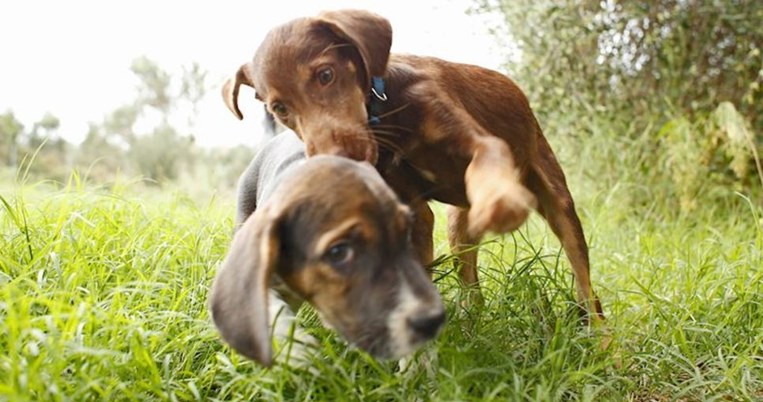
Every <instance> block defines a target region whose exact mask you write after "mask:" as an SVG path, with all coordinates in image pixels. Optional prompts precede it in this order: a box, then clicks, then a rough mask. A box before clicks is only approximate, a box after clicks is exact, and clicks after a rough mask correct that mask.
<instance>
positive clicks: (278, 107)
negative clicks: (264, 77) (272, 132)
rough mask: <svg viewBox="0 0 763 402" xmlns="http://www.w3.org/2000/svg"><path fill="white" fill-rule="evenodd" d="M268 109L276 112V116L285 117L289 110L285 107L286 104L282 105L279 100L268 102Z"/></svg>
mask: <svg viewBox="0 0 763 402" xmlns="http://www.w3.org/2000/svg"><path fill="white" fill-rule="evenodd" d="M270 110H271V111H273V113H274V114H276V115H277V116H278V117H281V118H283V117H286V115H288V114H289V111H288V110H287V109H286V106H284V104H283V103H281V102H273V103H271V104H270Z"/></svg>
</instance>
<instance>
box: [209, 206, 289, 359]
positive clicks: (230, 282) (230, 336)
mask: <svg viewBox="0 0 763 402" xmlns="http://www.w3.org/2000/svg"><path fill="white" fill-rule="evenodd" d="M279 225H280V219H279V218H278V217H277V216H275V215H274V214H272V213H271V212H270V211H269V209H268V208H264V209H261V210H257V211H255V212H254V213H253V214H252V215H250V216H249V218H247V220H246V221H245V222H244V224H243V226H241V228H240V229H239V230H238V231H237V232H236V234H235V236H234V237H233V244H232V245H231V248H230V251H229V252H228V255H227V256H226V257H225V260H224V261H223V264H222V267H221V268H220V270H219V271H218V273H217V277H216V278H215V281H214V284H213V285H212V291H211V296H210V308H211V311H212V319H213V321H214V323H215V325H216V326H217V328H218V329H219V331H220V334H221V335H222V337H223V339H224V340H225V341H226V342H227V343H228V344H230V346H232V347H233V348H234V349H235V350H236V351H238V352H239V353H241V354H242V355H244V356H246V357H248V358H250V359H253V360H255V361H257V362H259V363H261V364H262V365H264V366H266V367H269V366H270V365H271V364H272V363H273V350H272V349H273V345H272V341H271V339H270V329H269V328H270V317H269V316H268V306H267V295H268V284H269V281H270V274H271V273H272V272H273V270H274V269H275V267H276V265H277V264H278V259H279V249H280V241H279V238H278V232H279Z"/></svg>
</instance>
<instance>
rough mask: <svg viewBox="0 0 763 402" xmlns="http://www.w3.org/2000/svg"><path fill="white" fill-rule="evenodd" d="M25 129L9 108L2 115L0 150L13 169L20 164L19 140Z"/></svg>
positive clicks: (0, 118)
mask: <svg viewBox="0 0 763 402" xmlns="http://www.w3.org/2000/svg"><path fill="white" fill-rule="evenodd" d="M23 131H24V125H23V124H21V122H20V121H18V120H17V119H16V116H15V115H14V114H13V112H12V111H10V110H8V111H6V112H5V113H3V114H1V115H0V139H2V143H0V151H2V153H3V155H4V159H5V161H6V164H7V165H8V166H10V167H11V168H12V169H15V168H16V166H18V140H19V138H20V136H21V134H22V133H23Z"/></svg>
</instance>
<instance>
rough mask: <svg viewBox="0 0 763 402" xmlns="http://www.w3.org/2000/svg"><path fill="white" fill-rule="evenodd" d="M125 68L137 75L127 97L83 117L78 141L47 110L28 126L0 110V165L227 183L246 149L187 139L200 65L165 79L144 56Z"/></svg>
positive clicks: (51, 174)
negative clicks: (95, 116) (96, 116)
mask: <svg viewBox="0 0 763 402" xmlns="http://www.w3.org/2000/svg"><path fill="white" fill-rule="evenodd" d="M130 70H131V71H132V73H133V74H134V75H135V76H136V77H137V78H138V85H137V88H136V96H135V99H133V100H131V101H130V102H128V103H126V104H124V105H122V106H120V107H118V108H116V109H115V110H113V111H112V112H110V113H108V114H107V115H106V116H104V118H103V119H102V121H100V122H98V123H90V124H89V128H88V131H87V134H86V135H85V138H84V140H83V141H82V142H81V143H80V144H72V143H69V142H67V141H66V140H65V139H64V138H63V137H61V136H60V135H59V133H58V129H59V125H60V122H59V119H58V118H57V117H56V116H55V115H53V114H52V113H47V114H45V115H44V116H43V117H42V118H41V119H40V120H39V121H37V122H35V123H34V124H33V125H32V126H31V127H25V126H24V125H23V124H22V123H21V122H20V121H19V120H18V119H17V118H16V116H15V115H14V113H13V111H12V110H8V111H5V112H4V113H3V114H0V166H6V167H7V168H8V169H7V171H9V172H17V173H16V174H17V175H25V176H26V178H27V179H31V180H36V179H42V178H45V179H51V180H53V181H58V182H65V181H66V180H67V179H68V177H69V176H70V174H71V173H72V171H76V172H78V175H79V176H81V177H82V178H84V179H85V180H87V181H88V182H91V183H95V184H107V183H110V182H112V181H114V180H115V179H116V178H117V176H122V177H124V178H130V179H131V178H134V177H141V178H143V179H144V181H145V182H146V183H149V184H150V185H157V186H158V185H162V184H167V183H171V182H177V181H193V182H196V183H198V182H199V180H202V182H203V183H204V184H208V185H210V186H212V187H211V188H218V189H219V188H225V189H229V188H232V187H234V186H235V182H236V179H237V178H238V175H239V174H240V173H241V172H242V171H243V169H244V168H245V166H246V164H247V163H248V162H249V160H250V159H251V157H252V150H251V149H249V148H247V147H245V146H238V147H233V148H225V149H223V148H217V149H210V148H201V147H197V146H196V144H195V141H194V128H195V123H196V122H195V116H196V114H197V113H196V112H197V111H198V110H197V108H198V104H199V102H200V101H201V99H202V98H203V97H204V95H205V94H206V93H207V91H208V89H209V87H210V85H211V84H210V83H209V82H208V78H207V72H206V71H205V70H204V69H202V68H201V67H200V66H199V65H198V64H193V65H191V66H189V67H185V68H184V69H183V74H182V76H180V77H174V79H173V77H172V76H171V75H170V74H169V73H168V72H167V71H165V70H163V69H162V68H160V67H159V66H158V65H157V64H156V63H155V62H154V61H152V60H150V59H148V58H145V57H140V58H137V59H135V60H134V61H133V63H132V65H131V66H130ZM11 174H12V173H11Z"/></svg>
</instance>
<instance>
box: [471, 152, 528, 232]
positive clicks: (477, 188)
mask: <svg viewBox="0 0 763 402" xmlns="http://www.w3.org/2000/svg"><path fill="white" fill-rule="evenodd" d="M521 173H522V172H521V170H520V168H519V167H518V166H516V164H515V163H514V157H513V155H512V153H511V150H510V149H509V146H508V145H507V144H506V143H505V142H504V141H503V140H501V139H498V138H496V137H477V138H475V139H473V144H472V159H471V161H470V162H469V165H468V167H467V168H466V173H465V177H464V178H465V183H466V195H467V197H468V199H469V203H470V205H471V207H470V209H469V215H468V221H469V224H468V231H469V233H470V234H471V236H473V237H479V236H481V235H482V234H484V233H485V232H488V231H492V232H496V233H508V232H511V231H513V230H515V229H517V228H518V227H519V226H521V225H522V224H523V223H524V222H525V220H527V216H528V215H529V213H530V209H531V208H534V207H535V206H536V202H537V201H536V200H535V197H534V196H533V194H532V193H531V192H530V191H528V189H527V188H525V186H524V185H522V183H521V182H520V177H521V175H522V174H521Z"/></svg>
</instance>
